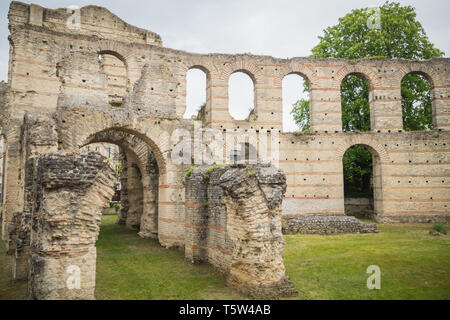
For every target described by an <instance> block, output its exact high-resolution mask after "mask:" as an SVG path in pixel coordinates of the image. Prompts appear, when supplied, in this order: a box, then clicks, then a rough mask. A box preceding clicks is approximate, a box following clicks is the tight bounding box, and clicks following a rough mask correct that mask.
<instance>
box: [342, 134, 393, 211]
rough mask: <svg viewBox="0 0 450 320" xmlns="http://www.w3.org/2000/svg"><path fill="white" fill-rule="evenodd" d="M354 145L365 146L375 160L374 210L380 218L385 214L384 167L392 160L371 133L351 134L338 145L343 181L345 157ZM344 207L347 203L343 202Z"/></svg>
mask: <svg viewBox="0 0 450 320" xmlns="http://www.w3.org/2000/svg"><path fill="white" fill-rule="evenodd" d="M353 146H363V147H365V148H366V149H367V150H369V152H370V153H371V154H372V161H373V169H372V171H373V189H374V190H373V197H374V212H375V214H376V218H377V219H380V217H381V216H382V215H383V198H384V195H383V167H384V165H385V164H387V163H389V162H390V157H389V154H388V153H387V151H386V149H385V148H384V147H383V146H382V145H381V144H380V143H379V142H378V141H376V140H374V139H373V138H371V137H369V135H360V134H358V135H351V136H347V137H346V139H345V140H344V141H343V142H342V143H341V144H340V145H339V146H338V147H337V149H336V154H335V159H336V160H337V161H338V162H339V165H340V166H341V168H342V181H343V182H344V168H343V159H344V155H345V153H346V152H347V150H348V149H349V148H351V147H353ZM341 192H342V199H343V202H344V199H345V197H344V184H342V190H341ZM342 206H343V208H344V207H345V204H344V203H342Z"/></svg>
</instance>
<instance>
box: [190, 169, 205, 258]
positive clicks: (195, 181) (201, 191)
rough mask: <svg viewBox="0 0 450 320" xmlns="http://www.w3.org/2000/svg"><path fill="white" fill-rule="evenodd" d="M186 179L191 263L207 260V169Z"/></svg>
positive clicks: (198, 170) (196, 170)
mask: <svg viewBox="0 0 450 320" xmlns="http://www.w3.org/2000/svg"><path fill="white" fill-rule="evenodd" d="M193 171H195V172H194V173H193V174H192V173H191V174H190V175H189V176H187V177H186V179H185V187H186V200H185V205H184V206H185V221H186V222H185V233H184V241H185V256H186V259H187V260H188V261H190V262H191V263H199V262H204V261H206V260H207V227H208V203H207V200H208V195H207V192H206V190H207V187H208V181H207V180H206V179H205V178H204V177H206V175H207V174H208V171H207V169H203V170H202V169H194V170H193Z"/></svg>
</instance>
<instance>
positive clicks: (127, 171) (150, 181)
mask: <svg viewBox="0 0 450 320" xmlns="http://www.w3.org/2000/svg"><path fill="white" fill-rule="evenodd" d="M92 143H94V144H98V143H103V144H104V143H110V144H115V145H117V146H118V147H119V148H120V160H119V161H120V162H119V164H120V166H119V168H118V171H119V172H118V175H119V176H120V184H121V192H120V197H121V199H120V203H121V209H120V214H119V216H118V220H117V223H118V224H123V225H125V226H127V227H128V228H130V229H134V230H137V231H138V232H139V235H140V236H141V237H143V238H152V239H157V238H158V191H159V184H160V177H159V174H160V169H159V166H158V162H157V160H156V158H155V155H154V152H153V151H152V148H151V147H150V146H149V145H148V144H147V143H145V142H144V141H143V140H141V139H140V138H139V137H137V136H135V135H133V134H131V133H127V132H124V131H121V130H115V129H109V130H104V131H101V132H98V133H96V134H94V135H91V136H90V137H89V138H88V139H87V143H86V145H89V144H92Z"/></svg>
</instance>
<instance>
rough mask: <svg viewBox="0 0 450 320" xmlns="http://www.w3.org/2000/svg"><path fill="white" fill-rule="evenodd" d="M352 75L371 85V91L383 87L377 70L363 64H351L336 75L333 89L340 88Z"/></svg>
mask: <svg viewBox="0 0 450 320" xmlns="http://www.w3.org/2000/svg"><path fill="white" fill-rule="evenodd" d="M352 74H354V75H358V76H360V77H362V78H363V79H364V80H365V81H366V82H367V84H368V85H369V88H370V91H373V90H374V89H375V88H376V87H380V86H381V80H380V78H379V77H378V76H377V73H376V71H375V70H373V69H371V68H369V67H367V66H364V65H361V64H349V65H346V66H344V67H343V68H341V69H340V70H339V71H338V72H337V73H336V75H335V76H334V78H333V87H335V88H340V86H341V83H342V81H343V80H344V78H345V77H346V76H348V75H352Z"/></svg>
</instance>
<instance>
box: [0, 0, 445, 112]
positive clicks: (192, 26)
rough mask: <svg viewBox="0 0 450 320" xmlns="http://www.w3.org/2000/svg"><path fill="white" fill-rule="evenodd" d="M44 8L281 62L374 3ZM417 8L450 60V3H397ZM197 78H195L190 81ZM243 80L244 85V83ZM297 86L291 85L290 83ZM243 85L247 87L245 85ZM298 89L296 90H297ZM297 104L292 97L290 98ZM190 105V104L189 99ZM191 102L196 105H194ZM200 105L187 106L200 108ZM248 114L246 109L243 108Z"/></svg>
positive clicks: (58, 1) (147, 2) (254, 0)
mask: <svg viewBox="0 0 450 320" xmlns="http://www.w3.org/2000/svg"><path fill="white" fill-rule="evenodd" d="M22 2H26V3H35V4H38V5H41V6H43V7H47V8H64V7H68V6H70V5H77V6H79V7H82V6H85V5H89V4H95V5H99V6H103V7H106V8H108V9H109V10H110V11H111V12H113V13H114V14H116V15H118V16H119V17H120V18H122V19H123V20H125V21H126V22H128V23H130V24H132V25H135V26H137V27H140V28H145V29H148V30H151V31H154V32H156V33H158V34H160V35H161V37H162V39H163V44H164V46H165V47H169V48H174V49H180V50H186V51H190V52H197V53H248V52H251V53H253V54H261V55H271V56H275V57H279V58H290V57H302V56H308V55H309V54H310V50H311V49H312V48H313V47H314V46H315V45H316V44H317V43H318V36H319V35H321V34H322V31H323V29H325V28H326V27H328V26H331V25H335V24H336V23H337V22H338V18H339V17H342V16H344V15H345V14H347V13H349V12H350V11H351V10H352V9H355V8H362V7H368V6H375V5H381V4H383V3H384V2H385V1H384V0H382V1H377V0H368V1H366V0H346V1H336V0H308V1H300V0H276V1H274V0H269V1H266V0H220V1H219V0H126V1H116V0H114V1H113V0H109V1H107V0H87V1H85V0H68V1H66V0H34V1H26V0H25V1H22ZM397 2H400V3H401V4H403V5H412V6H413V7H415V8H416V13H417V18H418V20H419V21H420V22H421V23H422V25H423V27H424V28H425V31H426V33H427V34H428V37H429V39H430V41H431V42H432V43H434V44H435V46H436V47H437V48H439V49H441V50H442V51H444V52H445V54H446V55H445V56H446V57H448V56H449V54H450V41H449V38H450V37H449V35H450V22H449V21H450V19H449V18H448V14H449V12H450V1H448V0H405V1H402V0H397ZM9 3H10V2H9V1H7V0H2V1H1V4H0V8H1V11H0V12H1V16H0V56H1V59H0V80H6V79H7V72H8V67H7V66H8V47H9V44H8V40H7V37H8V33H9V31H8V21H7V14H8V8H9ZM192 78H198V77H194V76H193V77H192ZM244 80H245V79H244ZM294 82H296V81H293V83H294ZM243 83H245V81H244V82H243ZM295 85H296V84H295ZM290 99H291V100H294V101H295V97H293V96H291V98H290ZM191 100H192V99H191ZM194 100H195V99H194ZM200 100H201V99H200V98H199V99H198V101H194V102H191V104H194V105H195V104H196V103H199V101H200ZM247 109H248V108H247Z"/></svg>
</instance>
